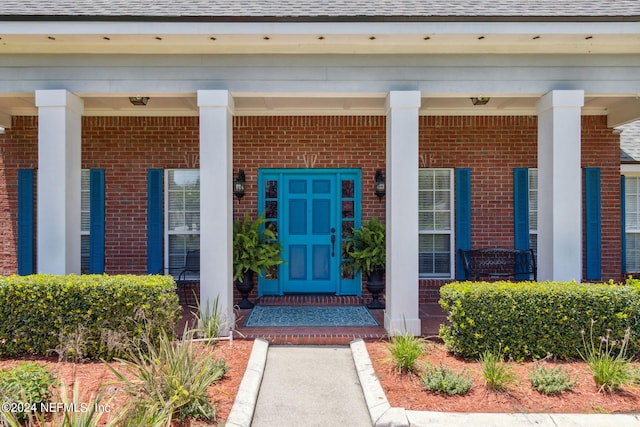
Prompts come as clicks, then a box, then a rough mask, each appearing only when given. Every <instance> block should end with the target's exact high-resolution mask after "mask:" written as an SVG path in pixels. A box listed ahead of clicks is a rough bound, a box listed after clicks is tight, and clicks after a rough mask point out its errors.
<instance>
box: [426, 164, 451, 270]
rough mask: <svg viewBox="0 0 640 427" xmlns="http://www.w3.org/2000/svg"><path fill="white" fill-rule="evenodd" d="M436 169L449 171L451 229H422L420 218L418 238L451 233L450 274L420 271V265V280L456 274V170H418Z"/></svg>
mask: <svg viewBox="0 0 640 427" xmlns="http://www.w3.org/2000/svg"><path fill="white" fill-rule="evenodd" d="M434 170H439V171H443V170H446V171H448V172H449V209H450V212H449V215H450V218H449V224H450V229H449V230H422V229H420V225H419V224H420V221H419V220H418V240H419V239H420V235H434V234H438V235H442V234H449V274H448V275H439V274H429V273H420V269H419V268H420V267H418V279H420V280H448V279H453V278H454V275H455V260H456V257H455V253H456V249H455V248H456V246H455V235H456V233H455V225H456V222H455V219H456V218H455V211H456V209H455V173H454V172H455V170H454V169H453V168H419V170H418V174H419V173H420V171H434ZM419 182H420V180H418V186H419ZM418 191H420V188H418ZM419 214H420V207H419V206H418V215H419ZM419 253H420V249H419V248H418V254H419Z"/></svg>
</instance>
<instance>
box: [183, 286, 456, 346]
mask: <svg viewBox="0 0 640 427" xmlns="http://www.w3.org/2000/svg"><path fill="white" fill-rule="evenodd" d="M181 302H182V312H183V316H182V317H183V318H182V321H181V324H180V325H179V326H180V328H181V329H182V328H184V325H185V324H186V322H187V321H193V319H194V316H193V314H192V312H193V311H194V308H193V307H194V306H195V304H193V301H186V302H185V301H181ZM258 304H259V305H361V304H363V301H362V299H361V298H359V297H336V296H307V295H304V296H302V295H300V296H298V295H292V296H284V297H263V298H260V299H259V300H258ZM250 312H251V310H250V309H246V310H237V311H236V334H235V335H234V338H235V339H246V340H254V339H256V338H263V339H265V340H267V341H269V342H270V343H271V344H274V345H348V344H349V343H350V342H351V341H353V340H354V339H358V338H361V339H364V340H366V341H375V340H383V339H386V338H387V332H386V331H385V329H384V326H382V325H384V310H370V312H371V314H372V315H373V317H374V318H375V319H376V320H377V321H378V323H379V324H380V325H381V326H343V327H317V326H313V327H310V326H306V327H302V326H281V327H249V328H247V327H245V326H244V322H245V321H246V320H247V317H248V316H249V313H250ZM419 316H420V320H421V321H422V336H423V337H424V338H428V339H437V337H438V331H439V329H440V324H441V323H444V322H446V316H445V314H444V312H443V311H442V309H441V308H440V305H438V304H435V303H434V304H421V305H420V308H419Z"/></svg>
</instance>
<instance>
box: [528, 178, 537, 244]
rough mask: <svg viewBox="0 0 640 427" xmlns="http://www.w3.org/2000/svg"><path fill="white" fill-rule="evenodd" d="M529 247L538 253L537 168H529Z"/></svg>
mask: <svg viewBox="0 0 640 427" xmlns="http://www.w3.org/2000/svg"><path fill="white" fill-rule="evenodd" d="M529 247H530V248H531V249H533V253H534V254H536V256H537V255H538V169H534V168H532V169H529Z"/></svg>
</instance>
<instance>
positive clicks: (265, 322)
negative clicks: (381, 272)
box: [244, 305, 379, 327]
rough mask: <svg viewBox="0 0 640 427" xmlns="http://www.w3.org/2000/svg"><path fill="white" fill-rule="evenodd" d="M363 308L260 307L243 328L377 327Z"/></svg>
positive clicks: (253, 312)
mask: <svg viewBox="0 0 640 427" xmlns="http://www.w3.org/2000/svg"><path fill="white" fill-rule="evenodd" d="M378 325H379V323H378V322H377V321H376V319H374V317H373V316H372V315H371V313H369V310H368V309H367V307H364V306H331V307H329V306H262V305H258V306H255V307H254V308H253V310H251V313H250V314H249V317H248V318H247V321H246V322H245V324H244V326H245V327H265V326H378Z"/></svg>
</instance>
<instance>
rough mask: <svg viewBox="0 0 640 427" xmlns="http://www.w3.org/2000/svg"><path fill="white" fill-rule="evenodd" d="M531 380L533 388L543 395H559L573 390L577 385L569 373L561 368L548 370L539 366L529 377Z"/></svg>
mask: <svg viewBox="0 0 640 427" xmlns="http://www.w3.org/2000/svg"><path fill="white" fill-rule="evenodd" d="M529 380H530V381H531V385H532V386H533V388H535V389H536V390H538V391H539V392H540V393H542V394H558V393H562V392H563V391H567V390H573V388H574V387H575V386H576V383H577V381H576V380H575V379H572V378H571V376H570V375H569V373H568V372H566V371H564V370H563V369H562V368H561V367H559V366H556V367H554V368H551V369H547V368H545V367H544V366H542V365H537V366H536V367H535V369H534V370H533V371H532V372H531V374H530V375H529Z"/></svg>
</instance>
